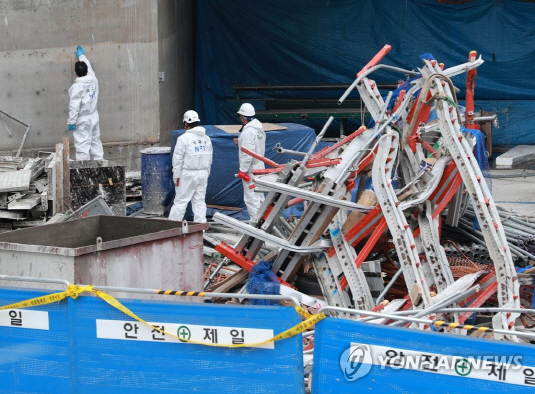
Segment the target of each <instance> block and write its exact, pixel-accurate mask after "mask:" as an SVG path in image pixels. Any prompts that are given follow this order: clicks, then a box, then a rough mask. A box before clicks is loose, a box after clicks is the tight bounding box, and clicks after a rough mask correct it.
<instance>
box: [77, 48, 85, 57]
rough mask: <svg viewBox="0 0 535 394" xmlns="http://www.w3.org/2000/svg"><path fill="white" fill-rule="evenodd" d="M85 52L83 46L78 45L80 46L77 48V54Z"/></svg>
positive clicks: (80, 54)
mask: <svg viewBox="0 0 535 394" xmlns="http://www.w3.org/2000/svg"><path fill="white" fill-rule="evenodd" d="M83 54H84V50H83V49H82V47H81V46H78V48H76V56H78V57H80V56H82V55H83Z"/></svg>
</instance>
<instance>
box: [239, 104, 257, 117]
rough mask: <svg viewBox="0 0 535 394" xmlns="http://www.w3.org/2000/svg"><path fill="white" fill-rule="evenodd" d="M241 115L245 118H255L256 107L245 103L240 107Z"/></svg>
mask: <svg viewBox="0 0 535 394" xmlns="http://www.w3.org/2000/svg"><path fill="white" fill-rule="evenodd" d="M238 113H239V114H240V115H243V116H254V115H255V112H254V107H253V106H252V105H251V104H249V103H243V104H242V105H241V107H240V110H239V111H238Z"/></svg>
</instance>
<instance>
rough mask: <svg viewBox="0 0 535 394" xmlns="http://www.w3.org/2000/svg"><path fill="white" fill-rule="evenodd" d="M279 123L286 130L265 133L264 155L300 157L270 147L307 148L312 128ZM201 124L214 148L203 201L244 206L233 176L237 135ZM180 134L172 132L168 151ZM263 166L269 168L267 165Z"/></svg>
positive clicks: (236, 167) (282, 160) (277, 159)
mask: <svg viewBox="0 0 535 394" xmlns="http://www.w3.org/2000/svg"><path fill="white" fill-rule="evenodd" d="M234 123H235V122H234ZM280 126H284V127H286V129H285V130H275V131H268V132H266V157H267V158H268V159H271V160H273V161H275V162H277V163H281V164H284V163H287V162H289V161H290V160H292V159H296V160H299V156H291V155H287V154H279V153H277V151H276V150H273V148H274V147H275V145H276V144H277V143H280V144H281V145H282V147H283V148H285V149H291V150H296V151H307V150H308V149H309V148H310V146H311V145H312V142H313V141H314V139H315V137H316V134H315V133H314V130H313V129H311V128H309V127H306V126H303V125H299V124H294V123H281V124H280ZM204 127H205V128H206V133H207V135H208V136H209V137H210V139H211V140H212V146H213V149H214V156H213V162H212V170H211V173H210V178H208V189H207V190H206V203H207V204H213V205H223V206H229V207H244V206H245V204H244V202H243V186H242V182H241V179H238V178H236V177H235V176H234V175H235V174H237V173H238V171H239V164H238V163H239V162H238V146H237V145H236V144H234V138H238V136H239V134H231V133H227V132H225V131H223V130H221V129H219V128H217V127H215V126H204ZM183 133H184V130H173V131H172V132H171V154H172V152H173V151H174V147H175V145H176V140H177V138H178V137H179V136H180V135H182V134H183ZM266 168H270V167H269V166H267V165H266Z"/></svg>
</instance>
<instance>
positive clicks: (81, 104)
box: [67, 46, 104, 160]
mask: <svg viewBox="0 0 535 394" xmlns="http://www.w3.org/2000/svg"><path fill="white" fill-rule="evenodd" d="M76 56H78V59H79V61H77V62H76V64H75V65H74V72H75V73H76V76H77V78H76V79H75V80H74V83H73V84H72V86H71V87H70V89H69V97H70V102H69V120H68V121H67V128H68V130H69V131H72V132H73V133H72V134H73V137H74V147H75V149H76V160H102V158H103V156H104V150H103V149H102V142H101V141H100V126H99V117H98V111H97V102H98V80H97V77H96V75H95V72H94V71H93V67H91V63H90V62H89V60H88V59H87V57H86V56H85V55H84V50H83V49H82V47H81V46H79V47H78V48H77V49H76Z"/></svg>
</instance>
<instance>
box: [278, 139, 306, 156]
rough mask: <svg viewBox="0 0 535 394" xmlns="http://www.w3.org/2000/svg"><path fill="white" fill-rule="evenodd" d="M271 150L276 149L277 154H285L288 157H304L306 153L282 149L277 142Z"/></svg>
mask: <svg viewBox="0 0 535 394" xmlns="http://www.w3.org/2000/svg"><path fill="white" fill-rule="evenodd" d="M273 149H276V150H277V153H281V154H283V153H286V154H288V155H295V156H303V157H304V156H306V155H307V154H306V152H299V151H296V150H291V149H284V148H283V147H282V146H281V144H280V142H277V145H275V147H274V148H273Z"/></svg>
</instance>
